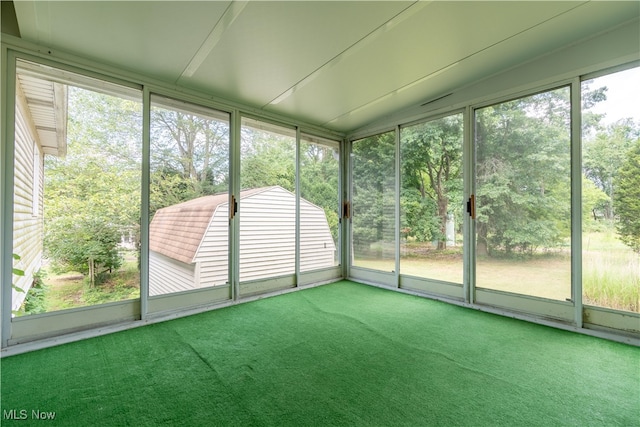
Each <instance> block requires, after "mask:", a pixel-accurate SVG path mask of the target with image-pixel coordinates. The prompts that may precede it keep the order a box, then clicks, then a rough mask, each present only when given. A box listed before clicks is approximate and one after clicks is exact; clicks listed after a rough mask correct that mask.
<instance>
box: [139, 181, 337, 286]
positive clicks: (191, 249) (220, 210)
mask: <svg viewBox="0 0 640 427" xmlns="http://www.w3.org/2000/svg"><path fill="white" fill-rule="evenodd" d="M295 202H296V198H295V195H294V194H293V193H291V192H289V191H287V190H285V189H284V188H282V187H280V186H273V187H264V188H256V189H251V190H245V191H242V192H241V193H240V201H239V207H240V212H239V215H240V280H241V281H248V280H256V279H263V278H267V277H277V276H283V275H288V274H294V273H295V211H296V203H295ZM228 230H229V196H228V194H226V193H225V194H217V195H212V196H204V197H200V198H197V199H193V200H190V201H187V202H184V203H179V204H176V205H173V206H167V207H165V208H162V209H159V210H158V211H157V212H156V214H155V215H154V217H153V220H152V221H151V225H150V230H149V295H161V294H166V293H171V292H179V291H185V290H190V289H196V288H201V287H206V286H216V285H222V284H225V283H227V280H228V279H227V278H228V253H229V249H228V247H229V243H228V241H229V238H228ZM334 265H336V246H335V243H334V240H333V237H332V236H331V230H330V229H329V224H328V222H327V218H326V215H325V213H324V210H323V209H322V208H320V207H318V206H316V205H314V204H312V203H310V202H309V201H307V200H305V199H302V198H301V199H300V270H301V271H309V270H315V269H320V268H325V267H332V266H334Z"/></svg>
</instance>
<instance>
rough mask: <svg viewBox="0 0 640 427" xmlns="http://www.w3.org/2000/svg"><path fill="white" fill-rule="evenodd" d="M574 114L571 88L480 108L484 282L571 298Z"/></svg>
mask: <svg viewBox="0 0 640 427" xmlns="http://www.w3.org/2000/svg"><path fill="white" fill-rule="evenodd" d="M570 113H571V105H570V90H569V87H562V88H559V89H555V90H550V91H548V92H543V93H539V94H536V95H532V96H527V97H524V98H518V99H514V100H512V101H507V102H502V103H498V104H494V105H490V106H487V107H483V108H480V109H477V110H476V111H475V150H476V164H475V170H476V200H477V207H476V212H477V218H476V287H477V288H478V289H488V290H496V291H502V292H508V293H513V294H521V295H527V296H533V297H540V298H545V299H551V300H557V301H565V300H567V299H571V186H570V183H571V176H570V170H571V150H570V146H571V145H570V141H571V115H570Z"/></svg>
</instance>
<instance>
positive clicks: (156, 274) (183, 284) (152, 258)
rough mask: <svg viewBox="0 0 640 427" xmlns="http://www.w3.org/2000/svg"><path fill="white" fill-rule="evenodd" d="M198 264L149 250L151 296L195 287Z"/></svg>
mask: <svg viewBox="0 0 640 427" xmlns="http://www.w3.org/2000/svg"><path fill="white" fill-rule="evenodd" d="M195 279H196V266H195V264H185V263H183V262H180V261H177V260H175V259H173V258H169V257H167V256H164V255H162V254H160V253H158V252H154V251H149V296H154V295H163V294H170V293H172V292H180V291H188V290H190V289H194V288H195Z"/></svg>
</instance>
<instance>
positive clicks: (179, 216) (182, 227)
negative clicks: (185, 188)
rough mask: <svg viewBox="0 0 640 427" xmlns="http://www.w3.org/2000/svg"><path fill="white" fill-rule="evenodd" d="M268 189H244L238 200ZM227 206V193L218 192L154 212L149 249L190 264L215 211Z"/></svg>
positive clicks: (150, 228)
mask: <svg viewBox="0 0 640 427" xmlns="http://www.w3.org/2000/svg"><path fill="white" fill-rule="evenodd" d="M276 187H277V186H276ZM272 188H274V187H262V188H254V189H250V190H244V191H242V192H240V200H242V199H244V198H245V197H248V196H251V195H254V194H257V193H261V192H263V191H267V190H270V189H272ZM228 203H229V194H228V193H222V194H215V195H212V196H203V197H198V198H197V199H193V200H189V201H187V202H183V203H178V204H176V205H172V206H167V207H165V208H162V209H158V211H157V212H156V214H155V215H154V216H153V220H152V221H151V225H150V226H149V249H150V250H152V251H155V252H158V253H161V254H163V255H165V256H168V257H169V258H173V259H175V260H178V261H181V262H184V263H186V264H191V263H192V262H194V257H195V255H196V253H197V251H198V248H199V247H200V243H201V242H202V239H203V237H204V235H205V233H206V231H207V227H208V226H209V223H210V222H211V219H212V218H213V215H214V214H215V212H216V209H218V207H219V206H222V205H227V206H228ZM225 209H226V208H225ZM225 215H227V212H225Z"/></svg>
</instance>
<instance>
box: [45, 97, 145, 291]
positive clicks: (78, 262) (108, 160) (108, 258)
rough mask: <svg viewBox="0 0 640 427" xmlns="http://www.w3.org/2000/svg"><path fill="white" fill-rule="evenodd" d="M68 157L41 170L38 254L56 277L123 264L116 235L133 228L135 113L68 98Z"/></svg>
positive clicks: (111, 101) (128, 105) (104, 102)
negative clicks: (56, 271) (46, 259)
mask: <svg viewBox="0 0 640 427" xmlns="http://www.w3.org/2000/svg"><path fill="white" fill-rule="evenodd" d="M67 135H68V143H67V144H68V149H67V155H66V157H64V158H58V157H48V158H47V160H46V162H45V168H46V173H45V194H44V198H45V239H44V242H45V243H44V245H45V253H46V255H47V256H48V257H49V258H50V259H51V261H52V262H53V263H54V265H55V266H57V267H58V268H60V269H65V270H74V271H78V272H81V273H83V274H88V275H89V278H90V280H91V282H92V283H93V281H94V279H95V277H96V276H97V275H98V273H99V272H100V270H101V269H102V270H113V269H116V268H118V267H119V266H120V264H121V262H122V260H121V258H120V256H119V254H118V246H117V245H118V243H119V242H120V238H121V235H122V234H125V233H128V232H129V231H130V230H137V227H138V224H139V220H140V185H141V184H140V177H141V172H140V170H141V106H140V104H139V103H136V102H133V101H129V100H126V99H123V98H119V97H114V96H109V95H104V94H99V93H97V92H91V91H87V90H83V89H78V88H70V91H69V123H68V133H67Z"/></svg>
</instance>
